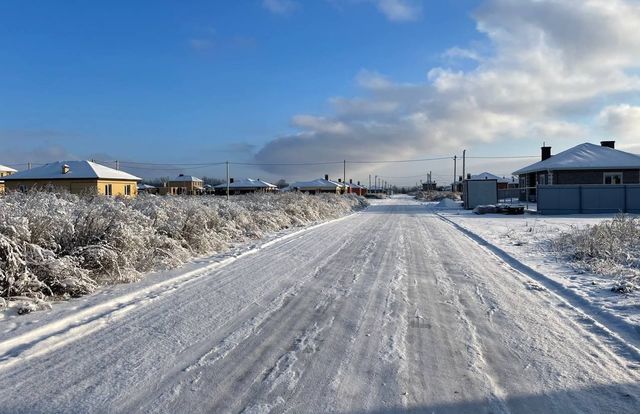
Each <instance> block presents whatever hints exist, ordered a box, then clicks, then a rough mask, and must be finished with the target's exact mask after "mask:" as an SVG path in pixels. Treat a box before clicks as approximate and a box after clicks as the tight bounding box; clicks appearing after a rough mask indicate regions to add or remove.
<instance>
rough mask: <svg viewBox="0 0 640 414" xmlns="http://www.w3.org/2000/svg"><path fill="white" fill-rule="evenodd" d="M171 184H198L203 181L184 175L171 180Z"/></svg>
mask: <svg viewBox="0 0 640 414" xmlns="http://www.w3.org/2000/svg"><path fill="white" fill-rule="evenodd" d="M169 181H170V182H187V183H190V182H196V183H201V182H202V180H201V179H200V178H198V177H194V176H193V175H184V174H180V175H179V176H177V177H175V178H172V179H171V180H169Z"/></svg>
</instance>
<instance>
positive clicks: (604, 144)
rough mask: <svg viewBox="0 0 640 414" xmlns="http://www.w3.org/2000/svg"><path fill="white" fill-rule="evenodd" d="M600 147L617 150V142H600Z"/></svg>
mask: <svg viewBox="0 0 640 414" xmlns="http://www.w3.org/2000/svg"><path fill="white" fill-rule="evenodd" d="M600 146H602V147H607V148H611V149H616V142H615V141H600Z"/></svg>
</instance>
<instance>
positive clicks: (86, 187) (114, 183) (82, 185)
mask: <svg viewBox="0 0 640 414" xmlns="http://www.w3.org/2000/svg"><path fill="white" fill-rule="evenodd" d="M3 178H4V181H5V187H6V190H7V191H29V190H32V189H53V190H54V191H55V190H58V191H68V192H70V193H72V194H85V193H89V194H91V193H97V194H102V195H108V196H135V195H136V194H137V193H138V189H137V183H138V181H140V180H141V179H140V178H138V177H136V176H134V175H131V174H129V173H126V172H124V171H120V170H115V169H113V168H109V167H106V166H104V165H100V164H97V163H95V162H91V161H58V162H53V163H50V164H45V165H43V166H41V167H36V168H32V169H30V170H25V171H20V172H17V173H15V174H12V175H10V176H5V177H3Z"/></svg>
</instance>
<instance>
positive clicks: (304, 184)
mask: <svg viewBox="0 0 640 414" xmlns="http://www.w3.org/2000/svg"><path fill="white" fill-rule="evenodd" d="M285 190H286V191H301V192H304V193H309V194H318V193H334V194H342V193H344V192H346V191H347V187H346V186H345V185H344V184H343V183H342V182H340V180H339V181H332V180H329V176H328V175H325V176H324V178H317V179H315V180H311V181H297V182H295V183H293V184H290V185H289V187H287V188H286V189H285Z"/></svg>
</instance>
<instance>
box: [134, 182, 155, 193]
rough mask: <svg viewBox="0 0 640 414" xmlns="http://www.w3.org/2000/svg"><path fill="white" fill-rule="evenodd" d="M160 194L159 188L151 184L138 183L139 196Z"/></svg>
mask: <svg viewBox="0 0 640 414" xmlns="http://www.w3.org/2000/svg"><path fill="white" fill-rule="evenodd" d="M143 193H144V194H158V187H155V186H153V185H149V184H143V183H138V194H143Z"/></svg>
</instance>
